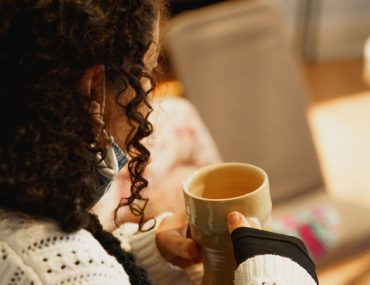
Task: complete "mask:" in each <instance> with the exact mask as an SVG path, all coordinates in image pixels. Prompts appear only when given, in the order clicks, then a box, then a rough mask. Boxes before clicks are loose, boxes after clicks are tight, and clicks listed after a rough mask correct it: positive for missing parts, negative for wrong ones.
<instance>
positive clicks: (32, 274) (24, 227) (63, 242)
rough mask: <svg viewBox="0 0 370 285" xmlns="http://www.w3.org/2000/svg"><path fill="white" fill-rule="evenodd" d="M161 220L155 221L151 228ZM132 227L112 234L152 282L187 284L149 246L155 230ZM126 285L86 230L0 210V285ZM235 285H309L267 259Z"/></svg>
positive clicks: (300, 272) (296, 269) (243, 269)
mask: <svg viewBox="0 0 370 285" xmlns="http://www.w3.org/2000/svg"><path fill="white" fill-rule="evenodd" d="M165 216H166V214H165V215H161V216H159V217H157V218H156V220H157V225H158V224H159V223H160V221H161V220H162V219H163V218H164V217H165ZM136 232H137V227H136V226H135V225H133V224H128V225H124V226H121V227H120V228H119V229H117V230H116V231H115V232H114V235H115V236H116V237H117V238H118V239H120V241H121V246H122V247H123V248H124V249H125V250H129V251H131V252H132V253H133V254H134V255H135V257H136V259H137V261H138V263H139V265H141V266H142V267H143V268H145V269H146V270H147V271H148V273H149V276H150V279H151V280H152V281H154V282H155V283H156V284H160V285H166V284H176V285H185V284H192V282H191V281H190V279H189V277H188V275H187V274H186V273H185V272H184V271H183V270H181V269H180V268H178V267H175V266H172V265H171V264H169V263H167V262H166V261H165V260H164V259H163V258H162V257H161V255H160V253H159V251H158V250H157V248H156V245H155V229H153V230H151V231H148V232H144V233H136ZM5 284H6V285H41V284H43V285H46V284H48V285H49V284H53V285H54V284H55V285H67V284H69V285H70V284H86V285H87V284H88V285H95V284H96V285H97V284H100V285H102V284H109V285H115V284H117V285H118V284H120V285H124V284H127V285H128V284H130V282H129V279H128V275H127V274H126V272H125V271H124V269H123V268H122V266H121V265H120V264H119V263H118V262H117V261H116V259H115V258H114V257H112V256H110V255H109V254H108V253H107V252H106V251H105V250H104V249H103V247H102V246H101V245H100V244H99V242H98V241H97V240H96V239H95V238H94V237H93V236H92V235H91V234H90V233H89V232H87V231H86V230H79V231H77V232H75V233H71V234H66V233H64V232H62V231H61V230H60V229H59V228H58V227H57V226H56V225H55V223H53V222H52V221H48V220H43V221H40V220H32V219H30V218H29V217H26V216H22V215H21V214H17V213H13V212H9V211H4V210H0V285H5ZM235 284H236V285H262V284H266V285H270V284H273V285H283V284H284V285H293V284H294V285H297V284H300V285H314V284H316V283H315V282H314V280H313V279H312V278H311V276H310V275H309V274H308V273H307V272H306V271H305V270H304V269H303V268H302V267H300V266H299V265H298V264H297V263H295V262H294V261H292V260H290V259H288V258H285V257H281V256H272V255H262V256H256V257H253V258H250V259H248V260H246V261H245V262H244V263H242V264H240V265H239V267H238V269H237V271H236V275H235Z"/></svg>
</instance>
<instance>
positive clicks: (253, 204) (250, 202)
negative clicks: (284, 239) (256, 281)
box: [183, 163, 272, 285]
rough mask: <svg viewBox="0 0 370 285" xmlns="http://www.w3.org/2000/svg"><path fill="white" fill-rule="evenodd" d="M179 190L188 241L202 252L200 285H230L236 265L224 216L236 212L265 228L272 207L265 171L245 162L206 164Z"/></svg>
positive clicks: (268, 223)
mask: <svg viewBox="0 0 370 285" xmlns="http://www.w3.org/2000/svg"><path fill="white" fill-rule="evenodd" d="M183 190H184V195H185V203H186V213H187V217H188V219H189V225H190V230H191V234H192V238H193V239H194V240H195V241H196V242H197V243H198V244H199V246H200V248H201V252H202V257H203V264H204V278H203V285H228V284H230V285H231V284H233V283H234V282H233V280H234V272H235V269H236V268H235V267H236V266H235V260H234V254H233V250H232V244H231V239H230V235H229V233H228V230H227V215H228V214H229V213H230V212H232V211H238V212H240V213H242V214H244V215H245V216H246V217H247V218H248V219H250V220H251V221H252V223H257V224H258V225H259V226H261V227H262V228H264V229H269V227H270V222H271V209H272V204H271V197H270V189H269V182H268V177H267V174H266V172H265V171H264V170H262V169H261V168H259V167H257V166H254V165H251V164H246V163H219V164H214V165H209V166H205V167H203V168H200V169H198V170H197V171H196V172H194V173H193V174H192V175H191V176H190V177H189V178H188V179H187V180H185V181H184V182H183Z"/></svg>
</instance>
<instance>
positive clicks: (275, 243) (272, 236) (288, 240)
mask: <svg viewBox="0 0 370 285" xmlns="http://www.w3.org/2000/svg"><path fill="white" fill-rule="evenodd" d="M231 239H232V243H233V246H234V255H235V260H236V264H237V266H239V264H241V263H242V262H244V261H245V260H247V259H249V258H251V257H254V256H257V255H265V254H273V255H279V256H283V257H287V258H290V259H291V260H293V261H295V262H296V263H298V264H299V265H300V266H301V267H303V268H304V269H305V270H306V271H307V272H308V273H309V274H310V275H311V276H312V278H313V279H314V280H315V281H316V283H317V284H319V283H318V279H317V275H316V270H315V264H314V263H313V262H312V260H311V258H310V256H309V254H308V252H307V249H306V247H305V245H304V244H303V242H302V241H301V240H300V239H298V238H296V237H292V236H286V235H281V234H277V233H273V232H268V231H263V230H257V229H253V228H238V229H236V230H234V231H233V232H232V234H231Z"/></svg>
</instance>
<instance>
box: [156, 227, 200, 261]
mask: <svg viewBox="0 0 370 285" xmlns="http://www.w3.org/2000/svg"><path fill="white" fill-rule="evenodd" d="M157 246H158V249H159V250H160V252H161V254H162V256H163V257H164V258H165V259H166V260H168V261H170V260H171V259H173V258H175V257H180V258H185V259H196V258H198V257H199V255H200V250H199V247H198V245H197V244H196V242H195V241H193V240H192V239H189V238H185V237H183V236H181V234H180V233H179V232H178V231H175V230H173V231H171V230H168V231H165V232H162V233H160V234H157Z"/></svg>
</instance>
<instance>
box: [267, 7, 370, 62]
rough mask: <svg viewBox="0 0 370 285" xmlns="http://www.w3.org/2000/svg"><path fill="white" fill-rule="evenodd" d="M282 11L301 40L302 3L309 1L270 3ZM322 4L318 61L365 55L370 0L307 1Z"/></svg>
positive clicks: (317, 21) (315, 20) (316, 22)
mask: <svg viewBox="0 0 370 285" xmlns="http://www.w3.org/2000/svg"><path fill="white" fill-rule="evenodd" d="M271 1H273V2H275V3H276V4H277V5H278V6H279V7H280V8H281V11H282V14H283V15H284V18H285V19H286V21H287V25H288V27H289V30H290V31H291V35H294V34H295V35H296V37H295V39H296V40H297V39H299V31H300V30H301V29H300V23H301V21H302V19H301V15H299V12H298V7H299V6H298V5H299V3H304V1H306V0H271ZM308 1H313V2H317V3H319V4H321V13H320V14H319V17H318V18H315V17H313V19H312V20H313V23H314V24H317V25H318V32H319V33H318V40H317V45H316V49H317V56H318V58H319V59H324V60H325V59H333V58H343V57H359V56H362V52H363V47H364V44H365V41H366V39H367V38H368V37H369V36H370V0H308Z"/></svg>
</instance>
